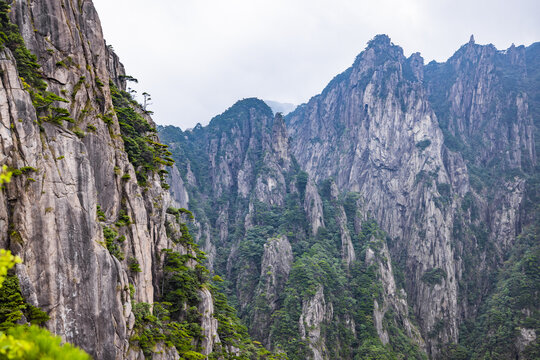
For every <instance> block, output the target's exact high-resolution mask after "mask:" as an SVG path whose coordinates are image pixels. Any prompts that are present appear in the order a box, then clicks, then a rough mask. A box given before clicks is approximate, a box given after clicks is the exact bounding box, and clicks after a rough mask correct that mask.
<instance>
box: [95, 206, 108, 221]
mask: <svg viewBox="0 0 540 360" xmlns="http://www.w3.org/2000/svg"><path fill="white" fill-rule="evenodd" d="M96 215H97V218H98V221H106V220H107V218H106V217H105V213H104V212H103V210H101V206H100V205H97V207H96Z"/></svg>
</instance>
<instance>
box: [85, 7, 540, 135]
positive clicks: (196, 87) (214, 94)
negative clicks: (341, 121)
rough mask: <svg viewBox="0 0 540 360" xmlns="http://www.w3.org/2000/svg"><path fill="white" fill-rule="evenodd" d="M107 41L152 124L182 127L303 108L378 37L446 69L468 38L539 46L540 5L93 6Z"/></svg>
mask: <svg viewBox="0 0 540 360" xmlns="http://www.w3.org/2000/svg"><path fill="white" fill-rule="evenodd" d="M94 4H95V6H96V8H97V10H98V13H99V15H100V18H101V22H102V27H103V33H104V35H105V39H106V40H107V43H108V44H110V45H112V46H113V47H114V49H115V50H116V52H117V54H118V55H119V56H120V59H121V61H122V62H123V63H124V65H125V67H126V71H127V73H128V74H129V75H132V76H134V77H136V78H137V79H139V85H138V87H137V89H138V90H139V92H140V93H142V92H143V91H146V92H148V93H150V94H151V95H152V102H153V105H151V106H150V110H153V111H154V112H155V115H154V120H156V122H157V123H158V124H162V125H166V124H172V125H177V126H180V127H181V128H182V129H186V128H190V127H193V126H194V125H195V124H196V123H198V122H200V123H202V124H203V125H205V124H207V123H208V122H209V121H210V119H211V118H212V117H213V116H215V115H217V114H219V113H221V112H223V111H224V110H225V109H227V108H228V107H230V106H231V105H232V104H233V103H234V102H236V101H237V100H239V99H242V98H246V97H258V98H261V99H267V100H275V101H280V102H287V103H294V104H301V103H304V102H307V101H308V100H309V98H310V97H312V96H314V95H316V94H318V93H320V92H321V90H322V89H323V88H324V86H325V85H326V84H327V83H328V82H329V81H330V80H331V79H332V78H333V77H334V76H335V75H337V74H339V73H340V72H342V71H343V70H345V69H346V68H348V67H349V66H350V65H351V64H352V63H353V61H354V58H355V57H356V55H357V54H358V53H360V52H361V51H362V50H363V49H364V48H365V46H366V43H367V41H369V40H370V39H372V38H373V37H374V36H375V35H376V34H381V33H384V34H388V35H389V36H390V38H391V39H392V42H394V43H395V44H397V45H400V46H401V47H402V48H403V49H404V52H405V55H406V56H409V55H410V54H411V53H413V52H417V51H418V52H420V53H421V54H422V56H423V57H424V59H425V63H428V62H429V61H431V60H437V61H445V60H446V59H447V58H449V57H450V56H451V55H452V54H453V53H454V52H455V51H456V50H457V49H458V48H459V47H460V46H461V45H463V44H464V43H466V42H468V40H469V37H470V35H471V34H474V36H475V39H476V42H477V43H480V44H488V43H492V44H494V45H495V46H497V48H499V49H506V48H508V47H509V46H510V45H511V44H512V43H515V44H516V45H520V44H523V45H530V44H531V43H533V42H536V41H540V21H539V18H538V15H539V14H540V1H538V0H513V1H510V0H393V1H391V0H332V1H330V0H324V1H323V0H152V1H149V0H144V1H143V0H94Z"/></svg>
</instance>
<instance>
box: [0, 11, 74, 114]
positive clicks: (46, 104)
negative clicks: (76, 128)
mask: <svg viewBox="0 0 540 360" xmlns="http://www.w3.org/2000/svg"><path fill="white" fill-rule="evenodd" d="M9 11H10V10H9V5H8V3H7V2H6V1H4V0H2V1H0V49H3V48H4V47H7V48H8V49H9V50H11V52H12V53H13V56H14V57H15V61H16V63H17V70H18V72H19V76H20V77H21V80H22V82H23V86H24V88H25V90H27V91H28V92H29V93H30V96H31V97H32V102H33V104H34V107H35V108H36V111H37V113H38V116H39V118H40V120H43V121H49V122H52V123H55V124H58V125H63V121H65V120H66V121H69V122H73V119H72V118H71V117H70V116H69V112H68V111H67V110H66V109H64V108H61V107H59V106H58V105H57V104H59V103H60V102H68V101H67V100H66V99H64V98H62V97H60V96H58V95H56V94H53V93H51V92H49V91H46V90H47V84H46V83H45V81H43V74H42V73H41V66H40V65H39V64H38V63H37V58H36V56H35V55H33V54H32V53H31V52H30V51H29V50H28V49H27V48H26V46H25V44H24V40H23V38H22V36H21V34H20V32H19V28H18V27H17V25H15V24H13V23H11V21H10V19H9V16H8V13H9Z"/></svg>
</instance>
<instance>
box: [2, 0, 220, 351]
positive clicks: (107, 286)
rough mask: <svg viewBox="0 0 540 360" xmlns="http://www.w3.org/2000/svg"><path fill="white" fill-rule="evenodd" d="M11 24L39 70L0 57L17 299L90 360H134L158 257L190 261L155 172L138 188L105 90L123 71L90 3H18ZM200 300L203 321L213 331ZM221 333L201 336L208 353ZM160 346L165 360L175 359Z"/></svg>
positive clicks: (7, 225)
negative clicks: (139, 306) (171, 229)
mask: <svg viewBox="0 0 540 360" xmlns="http://www.w3.org/2000/svg"><path fill="white" fill-rule="evenodd" d="M10 16H11V18H12V21H13V22H14V23H15V24H17V25H18V27H19V29H20V33H21V35H22V37H23V39H24V42H25V43H26V46H27V47H28V49H29V50H30V52H32V53H33V54H35V55H36V57H37V63H36V64H35V65H32V63H30V65H28V63H24V64H23V63H21V60H18V59H19V57H18V56H20V54H15V55H16V56H14V53H13V52H12V51H10V48H9V47H3V48H2V50H1V54H0V67H1V70H2V71H1V83H0V97H1V101H0V121H1V124H2V125H1V130H0V131H1V138H2V141H1V142H0V163H1V164H7V165H8V166H9V167H10V168H11V169H13V171H14V173H15V175H16V176H15V177H14V178H13V181H12V182H11V183H9V184H7V185H6V188H5V190H4V191H2V192H1V193H0V218H1V221H0V229H1V233H2V234H3V235H2V237H1V238H0V246H1V247H3V248H10V249H11V250H12V251H13V252H14V253H16V254H17V255H19V256H20V257H21V258H22V259H23V264H22V265H19V266H17V275H18V277H19V279H20V283H21V284H22V285H21V290H22V293H23V295H24V297H25V299H27V301H29V302H30V303H31V304H33V305H35V306H37V307H40V308H41V309H43V310H44V311H46V312H47V313H48V314H49V316H50V320H49V321H47V323H46V326H47V328H48V329H50V330H51V331H52V332H53V333H55V334H58V335H60V336H61V337H62V338H63V340H64V341H68V342H71V343H73V344H75V345H77V346H80V347H81V348H83V349H84V350H86V351H87V352H89V353H90V354H91V355H92V356H93V357H95V358H97V359H124V358H141V357H142V356H143V355H142V352H140V351H137V350H136V349H135V348H134V346H133V345H132V344H130V337H131V336H132V335H133V332H132V331H133V326H134V315H133V313H132V309H133V306H134V304H135V303H138V302H145V303H150V304H151V303H153V302H154V301H155V300H156V299H157V298H158V296H159V295H160V287H159V284H160V281H159V280H160V279H161V277H162V272H163V269H162V266H163V254H162V252H161V251H162V250H163V249H165V248H170V249H175V250H177V251H179V252H184V253H186V252H187V251H190V250H189V248H188V247H183V246H181V245H175V244H174V243H173V242H172V241H171V239H170V238H169V237H168V236H167V231H166V225H165V223H166V221H167V218H168V217H169V218H170V217H171V215H168V214H166V210H167V208H168V207H169V204H170V198H169V194H168V192H167V191H165V190H164V189H163V188H162V185H161V184H162V181H161V180H160V176H159V174H158V172H157V170H158V169H157V170H156V171H155V172H149V173H148V174H147V180H146V185H145V186H140V185H139V184H138V183H137V174H136V172H137V171H139V169H136V168H134V166H133V164H132V163H131V162H130V159H129V157H128V154H127V153H126V151H125V146H124V141H123V139H122V135H121V134H122V132H121V128H120V125H119V122H118V119H117V117H116V115H115V112H114V105H113V101H112V96H111V89H112V88H111V86H112V85H109V80H110V81H111V82H112V84H115V85H116V86H117V87H119V88H120V90H122V89H123V86H125V82H124V81H123V78H122V77H123V76H124V75H125V72H124V68H123V66H122V64H121V63H120V61H119V60H118V57H117V56H116V55H115V54H114V52H113V51H112V48H111V47H107V46H106V45H105V41H104V39H103V35H102V32H101V26H100V22H99V18H98V16H97V13H96V11H95V9H94V6H93V4H92V2H91V1H79V2H78V3H77V2H70V1H49V0H39V1H32V2H26V1H14V2H13V3H12V5H11V12H10ZM19 46H20V47H22V46H23V45H19ZM19 50H20V48H19V49H18V50H17V51H19ZM27 61H30V62H32V61H33V60H32V59H29V60H27ZM25 66H26V67H25ZM28 66H31V67H32V68H31V69H30V70H28V69H29V68H28ZM39 66H41V68H39ZM32 69H33V70H32ZM23 71H26V72H23ZM32 71H33V72H32ZM23 75H24V76H27V78H23ZM28 76H35V79H38V80H35V79H32V78H28ZM39 79H42V80H39ZM39 81H44V82H43V87H41V85H39V86H40V87H41V88H36V87H35V83H37V84H41V83H39ZM45 86H46V87H47V92H45V90H44V87H45ZM36 94H38V95H36ZM39 94H43V97H44V98H45V99H44V100H43V99H41V100H40V98H38V97H37V96H40V95H39ZM47 99H52V101H50V102H49V103H47V101H48V100H47ZM40 101H43V103H40ZM43 104H45V105H43ZM47 106H48V107H47ZM51 106H52V107H51ZM45 110H47V111H49V113H47V114H45V113H44V111H45ZM134 111H138V112H139V114H140V116H141V117H142V118H144V119H145V121H146V122H147V123H148V124H150V126H151V125H153V122H152V120H151V119H150V118H149V117H148V115H147V114H145V113H144V112H142V110H140V109H136V108H135V110H134ZM142 135H145V136H148V137H149V138H150V139H153V141H157V137H156V136H155V135H152V134H151V132H150V133H148V134H142ZM184 195H185V194H184ZM180 203H181V204H183V205H185V204H186V203H187V198H186V197H185V198H183V199H182V198H181V201H180ZM173 218H174V217H173ZM110 236H112V237H111V238H109V237H110ZM109 242H110V243H109ZM113 244H114V246H115V251H116V252H115V253H114V254H113V251H112V250H111V249H112V245H113ZM133 269H137V271H134V270H133ZM130 288H131V289H132V293H131V294H130ZM133 291H134V293H133ZM206 295H207V296H206V300H205V301H203V302H202V303H201V308H200V311H201V313H204V314H205V317H204V318H205V321H206V320H207V322H209V323H214V322H215V319H213V318H212V316H213V312H212V306H211V305H212V298H211V296H210V294H206ZM216 331H217V329H216V326H212V327H208V328H205V335H206V338H207V339H208V341H207V342H206V343H204V344H203V348H204V352H205V353H210V352H211V351H212V349H213V348H212V346H213V343H212V341H214V340H212V339H214V338H215V337H216V335H217V332H216ZM159 346H161V345H159ZM162 347H163V349H162V350H163V351H162V354H161V355H160V356H161V357H160V358H163V359H174V358H178V354H177V353H176V350H174V349H170V348H167V349H165V346H164V345H163V346H162Z"/></svg>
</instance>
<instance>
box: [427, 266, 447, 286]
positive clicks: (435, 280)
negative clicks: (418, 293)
mask: <svg viewBox="0 0 540 360" xmlns="http://www.w3.org/2000/svg"><path fill="white" fill-rule="evenodd" d="M444 279H446V272H445V271H444V270H443V269H441V268H433V269H429V270H427V271H426V272H425V273H424V275H422V281H423V282H425V283H426V284H429V285H440V284H442V282H443V280H444Z"/></svg>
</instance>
